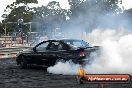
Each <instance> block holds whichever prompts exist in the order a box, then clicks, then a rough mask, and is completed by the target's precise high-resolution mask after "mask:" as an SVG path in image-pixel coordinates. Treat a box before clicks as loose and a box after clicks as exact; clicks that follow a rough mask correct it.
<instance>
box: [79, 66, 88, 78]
mask: <svg viewBox="0 0 132 88" xmlns="http://www.w3.org/2000/svg"><path fill="white" fill-rule="evenodd" d="M78 73H79V75H80V76H85V75H86V72H85V70H84V69H83V67H82V66H80V67H79V68H78Z"/></svg>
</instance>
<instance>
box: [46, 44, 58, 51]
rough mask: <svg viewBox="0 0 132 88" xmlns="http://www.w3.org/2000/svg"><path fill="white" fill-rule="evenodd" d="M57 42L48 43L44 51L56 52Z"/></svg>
mask: <svg viewBox="0 0 132 88" xmlns="http://www.w3.org/2000/svg"><path fill="white" fill-rule="evenodd" d="M58 44H59V42H50V43H49V44H48V46H47V48H46V50H51V51H55V50H57V47H58Z"/></svg>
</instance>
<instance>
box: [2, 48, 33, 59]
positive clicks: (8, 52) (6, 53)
mask: <svg viewBox="0 0 132 88" xmlns="http://www.w3.org/2000/svg"><path fill="white" fill-rule="evenodd" d="M28 48H31V47H27V46H26V47H25V46H23V47H20V46H19V47H10V48H0V59H4V58H16V54H17V53H18V52H20V51H23V50H24V49H28Z"/></svg>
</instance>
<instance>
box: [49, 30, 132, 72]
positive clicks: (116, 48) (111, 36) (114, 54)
mask: <svg viewBox="0 0 132 88" xmlns="http://www.w3.org/2000/svg"><path fill="white" fill-rule="evenodd" d="M88 36H91V37H92V40H94V41H92V42H91V43H96V44H97V43H100V45H101V47H102V48H101V54H100V55H98V54H97V53H94V54H97V55H94V56H95V57H94V58H93V59H94V60H92V63H91V64H87V65H86V66H85V67H84V69H85V71H86V72H87V73H88V74H89V73H93V74H96V73H99V74H100V73H101V74H106V73H108V74H110V73H115V74H118V73H124V74H132V71H131V70H132V65H131V64H132V46H131V45H132V34H131V33H128V32H126V31H125V30H123V29H122V30H120V31H119V30H112V29H107V30H101V29H96V30H93V31H92V32H91V33H89V34H88ZM78 67H79V65H76V64H73V63H71V62H66V63H63V62H58V63H57V64H56V65H55V66H53V67H49V68H48V72H49V73H53V74H71V75H73V74H77V68H78Z"/></svg>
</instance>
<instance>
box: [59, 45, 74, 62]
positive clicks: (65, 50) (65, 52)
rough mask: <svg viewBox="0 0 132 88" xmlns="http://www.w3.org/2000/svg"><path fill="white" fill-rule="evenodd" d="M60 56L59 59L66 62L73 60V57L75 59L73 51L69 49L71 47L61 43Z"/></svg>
mask: <svg viewBox="0 0 132 88" xmlns="http://www.w3.org/2000/svg"><path fill="white" fill-rule="evenodd" d="M58 53H59V54H58V56H59V59H63V60H64V61H68V60H71V59H72V57H73V53H74V52H73V51H72V50H70V49H69V47H68V46H67V45H66V44H64V43H62V42H60V43H59V45H58Z"/></svg>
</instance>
